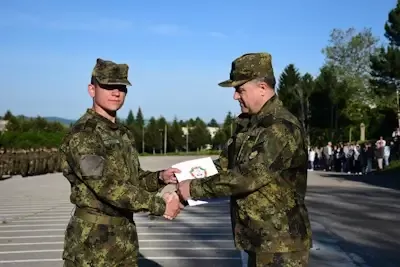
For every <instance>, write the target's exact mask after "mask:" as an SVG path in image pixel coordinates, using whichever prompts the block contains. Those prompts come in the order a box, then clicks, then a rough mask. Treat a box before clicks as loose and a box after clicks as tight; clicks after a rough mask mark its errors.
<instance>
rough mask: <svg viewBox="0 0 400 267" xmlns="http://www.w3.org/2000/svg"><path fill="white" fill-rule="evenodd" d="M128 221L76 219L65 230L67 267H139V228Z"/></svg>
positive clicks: (65, 264) (64, 252)
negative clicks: (137, 230) (107, 221)
mask: <svg viewBox="0 0 400 267" xmlns="http://www.w3.org/2000/svg"><path fill="white" fill-rule="evenodd" d="M118 219H120V220H122V218H118ZM125 220H126V223H115V222H114V223H107V224H106V223H104V222H101V221H100V220H97V221H96V219H94V220H92V222H91V221H90V220H89V221H88V220H86V218H84V217H82V219H81V218H78V217H76V216H73V217H72V218H71V220H70V221H69V224H68V226H67V229H66V231H65V238H64V251H63V255H62V258H63V260H64V267H91V266H96V267H114V266H115V267H116V266H119V267H125V266H126V267H128V266H129V267H138V257H139V243H138V236H137V232H136V226H135V224H134V223H133V222H129V221H128V219H125ZM99 222H100V223H99Z"/></svg>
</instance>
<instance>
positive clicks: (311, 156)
mask: <svg viewBox="0 0 400 267" xmlns="http://www.w3.org/2000/svg"><path fill="white" fill-rule="evenodd" d="M315 149H316V148H310V149H309V151H308V163H309V168H308V169H309V170H310V171H313V170H314V161H315V154H316V153H315Z"/></svg>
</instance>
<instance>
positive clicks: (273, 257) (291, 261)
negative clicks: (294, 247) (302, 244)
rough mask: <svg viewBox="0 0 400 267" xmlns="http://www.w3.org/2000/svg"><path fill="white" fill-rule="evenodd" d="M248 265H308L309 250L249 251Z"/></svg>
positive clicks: (252, 266)
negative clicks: (284, 251)
mask: <svg viewBox="0 0 400 267" xmlns="http://www.w3.org/2000/svg"><path fill="white" fill-rule="evenodd" d="M248 254H249V258H248V262H247V267H277V266H279V267H307V266H308V262H309V252H308V250H306V251H295V252H286V253H254V252H249V253H248Z"/></svg>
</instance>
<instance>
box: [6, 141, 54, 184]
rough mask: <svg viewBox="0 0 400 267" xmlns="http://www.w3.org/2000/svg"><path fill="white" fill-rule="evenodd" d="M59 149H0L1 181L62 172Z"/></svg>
mask: <svg viewBox="0 0 400 267" xmlns="http://www.w3.org/2000/svg"><path fill="white" fill-rule="evenodd" d="M60 163H61V161H60V156H59V153H58V149H57V148H38V149H36V148H31V149H9V150H6V149H4V148H0V179H1V178H5V177H10V176H13V175H21V176H22V177H28V176H35V175H41V174H46V173H55V172H60V171H61V165H60Z"/></svg>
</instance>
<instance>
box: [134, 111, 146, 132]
mask: <svg viewBox="0 0 400 267" xmlns="http://www.w3.org/2000/svg"><path fill="white" fill-rule="evenodd" d="M136 125H137V126H139V128H140V129H142V128H143V127H144V126H145V125H144V117H143V112H142V109H141V108H140V107H139V108H138V111H137V113H136Z"/></svg>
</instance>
